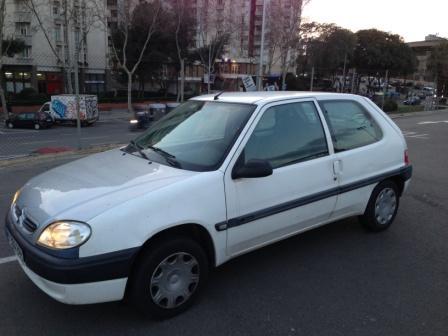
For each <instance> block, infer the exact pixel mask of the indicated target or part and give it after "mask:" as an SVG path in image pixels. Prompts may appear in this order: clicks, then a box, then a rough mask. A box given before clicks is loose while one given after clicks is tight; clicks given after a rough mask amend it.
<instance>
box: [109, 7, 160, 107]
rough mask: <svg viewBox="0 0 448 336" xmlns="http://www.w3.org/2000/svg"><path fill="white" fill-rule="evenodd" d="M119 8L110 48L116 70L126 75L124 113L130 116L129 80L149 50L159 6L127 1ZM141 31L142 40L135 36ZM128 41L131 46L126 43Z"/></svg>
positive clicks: (130, 87)
mask: <svg viewBox="0 0 448 336" xmlns="http://www.w3.org/2000/svg"><path fill="white" fill-rule="evenodd" d="M122 6H123V8H122V10H121V13H120V15H119V21H118V24H117V25H116V27H115V28H114V31H113V32H112V35H113V38H112V39H111V48H112V57H113V58H114V60H115V62H116V64H117V65H118V68H119V69H121V70H123V71H124V72H125V73H126V75H127V79H128V110H129V111H130V112H132V111H133V108H132V79H133V76H134V73H135V72H136V70H137V69H138V67H139V66H140V63H141V62H142V58H143V56H144V54H145V53H146V51H147V50H148V48H149V42H150V40H151V37H152V35H153V34H154V32H155V31H156V28H157V23H158V18H159V14H160V12H161V6H162V4H161V2H160V0H155V1H153V2H151V3H147V2H142V3H139V4H136V3H135V1H132V0H128V1H124V3H123V4H122ZM148 16H149V17H148ZM142 28H144V33H143V36H135V35H137V33H141V31H142ZM131 39H132V43H130V41H131ZM136 48H137V49H136ZM130 55H132V56H136V58H134V57H132V58H130V57H128V56H130Z"/></svg>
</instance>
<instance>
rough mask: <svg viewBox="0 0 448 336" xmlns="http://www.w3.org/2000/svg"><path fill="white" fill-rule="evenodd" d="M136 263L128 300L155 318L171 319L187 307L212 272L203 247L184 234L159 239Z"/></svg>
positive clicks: (148, 315)
mask: <svg viewBox="0 0 448 336" xmlns="http://www.w3.org/2000/svg"><path fill="white" fill-rule="evenodd" d="M137 263H138V264H137V265H135V266H134V267H135V269H134V272H133V274H132V276H131V279H130V287H129V291H128V299H129V300H130V302H131V303H132V304H134V305H135V306H136V307H137V308H138V309H139V310H140V311H141V312H142V313H143V314H144V315H146V316H147V317H149V318H152V319H165V318H170V317H173V316H175V315H178V314H180V313H181V312H183V311H185V310H186V309H188V308H189V307H190V306H191V305H192V304H193V302H194V301H195V299H196V298H197V297H198V295H199V294H200V292H201V291H202V289H203V288H204V286H205V283H206V282H207V278H208V273H209V264H208V259H207V255H206V253H205V251H204V249H203V248H202V247H201V246H200V245H199V244H198V243H197V242H196V241H194V240H192V239H189V238H183V237H177V238H172V239H169V240H161V241H158V242H156V243H155V244H154V246H152V247H151V248H149V249H147V250H146V251H144V252H143V255H142V256H141V258H138V260H137ZM163 268H165V269H163ZM166 268H168V269H166ZM190 272H191V273H190Z"/></svg>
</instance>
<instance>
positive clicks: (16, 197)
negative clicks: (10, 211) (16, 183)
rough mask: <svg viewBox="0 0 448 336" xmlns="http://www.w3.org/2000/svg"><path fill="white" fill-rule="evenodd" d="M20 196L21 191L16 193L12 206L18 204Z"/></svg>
mask: <svg viewBox="0 0 448 336" xmlns="http://www.w3.org/2000/svg"><path fill="white" fill-rule="evenodd" d="M19 195H20V189H19V190H17V191H16V193H15V194H14V197H13V198H12V203H11V204H12V205H14V204H16V202H17V199H18V198H19Z"/></svg>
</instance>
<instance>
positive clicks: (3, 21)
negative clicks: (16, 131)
mask: <svg viewBox="0 0 448 336" xmlns="http://www.w3.org/2000/svg"><path fill="white" fill-rule="evenodd" d="M6 5H7V0H0V100H1V103H2V110H3V115H4V117H5V119H7V118H8V113H9V112H10V111H8V106H7V104H6V96H5V90H4V89H3V61H4V57H6V56H9V57H11V56H13V55H14V54H17V53H18V52H20V51H21V50H23V49H24V47H25V45H24V43H23V41H20V40H17V39H14V38H13V36H12V35H11V34H8V32H7V31H6V30H7V27H8V25H10V22H9V21H8V20H7V13H6Z"/></svg>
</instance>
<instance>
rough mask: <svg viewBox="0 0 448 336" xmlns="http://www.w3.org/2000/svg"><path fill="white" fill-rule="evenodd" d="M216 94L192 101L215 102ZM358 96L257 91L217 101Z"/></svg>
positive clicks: (229, 94) (223, 96)
mask: <svg viewBox="0 0 448 336" xmlns="http://www.w3.org/2000/svg"><path fill="white" fill-rule="evenodd" d="M216 95H218V93H215V94H207V95H203V96H197V97H194V98H192V100H201V101H215V99H214V98H215V96H216ZM354 97H357V96H356V95H352V94H344V93H329V92H311V91H255V92H223V93H221V94H220V95H219V97H218V99H217V100H216V101H219V102H227V103H245V104H257V105H259V104H266V103H270V102H275V101H279V100H285V99H294V98H316V99H336V98H339V99H341V98H346V99H347V98H352V99H353V98H354Z"/></svg>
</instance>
